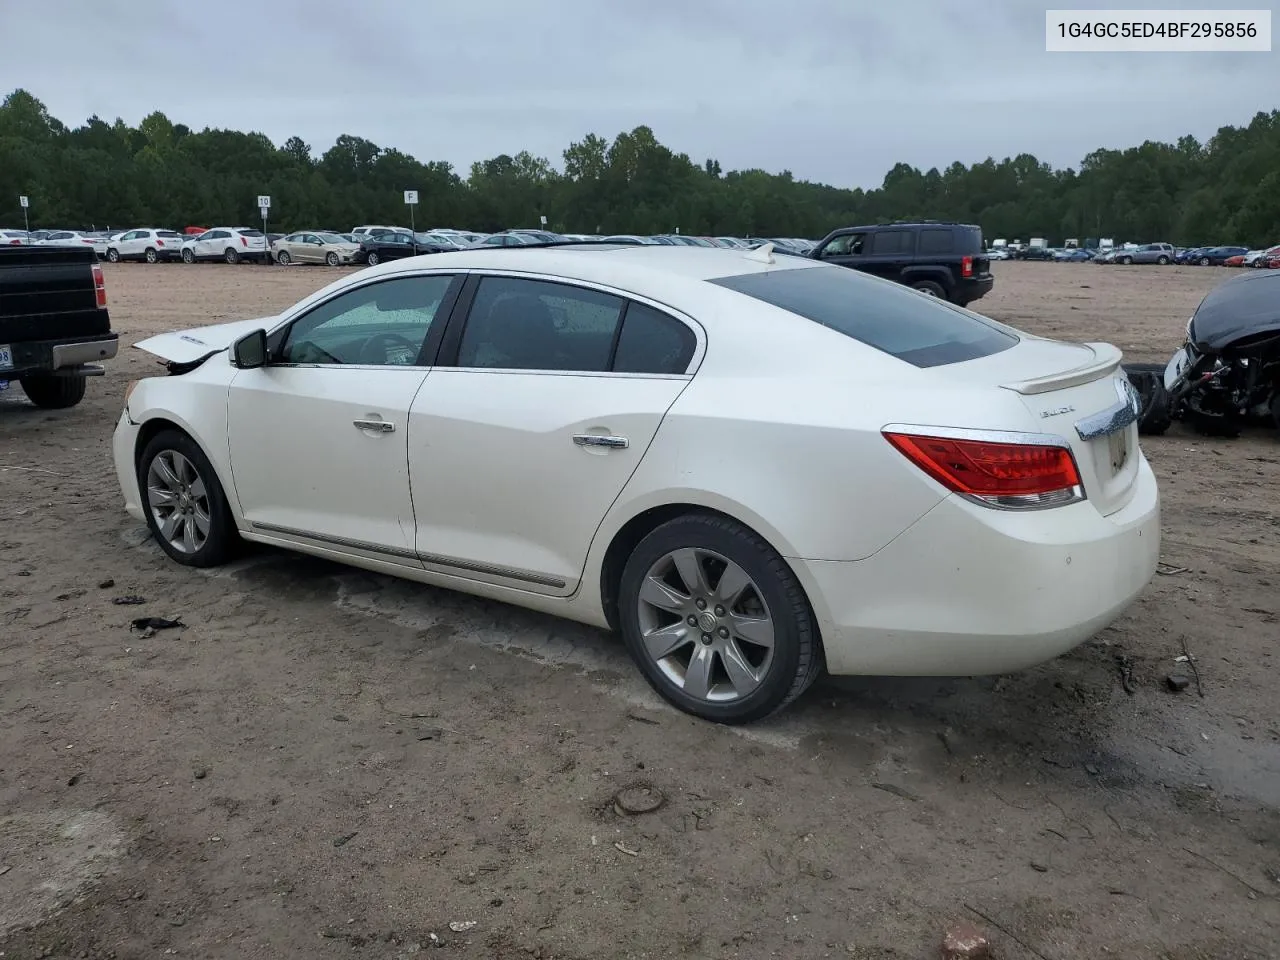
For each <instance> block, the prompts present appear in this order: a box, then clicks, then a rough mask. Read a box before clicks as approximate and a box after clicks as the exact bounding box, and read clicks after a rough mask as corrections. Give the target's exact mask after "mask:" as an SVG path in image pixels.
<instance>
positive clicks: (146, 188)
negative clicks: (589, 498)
mask: <svg viewBox="0 0 1280 960" xmlns="http://www.w3.org/2000/svg"><path fill="white" fill-rule="evenodd" d="M404 190H417V191H418V197H419V204H418V206H417V208H416V211H415V218H416V223H417V225H418V226H419V228H420V229H421V228H430V227H434V226H452V227H465V228H470V229H476V230H485V231H492V230H500V229H504V228H508V227H531V226H537V225H538V224H539V218H540V217H542V216H545V217H546V218H547V221H548V225H549V226H550V228H551V229H554V230H559V231H563V232H568V233H597V232H603V233H622V232H625V233H643V234H648V233H668V232H672V231H674V230H676V229H677V228H678V229H679V230H680V231H681V232H683V233H689V234H695V235H717V236H718V235H730V236H785V237H814V238H816V237H821V236H823V235H824V234H826V233H827V232H828V231H829V230H831V229H834V228H835V227H838V226H851V225H855V224H861V223H883V222H888V221H891V220H905V219H917V218H926V219H938V220H959V221H963V222H968V223H977V224H979V225H981V227H982V229H983V232H984V234H985V235H986V236H987V237H988V238H994V237H1005V238H1008V239H1013V238H1022V239H1024V240H1025V239H1027V238H1029V237H1032V236H1037V237H1046V238H1048V239H1049V240H1050V242H1051V243H1055V242H1059V241H1061V240H1062V239H1064V238H1066V237H1079V238H1085V237H1114V238H1116V239H1117V240H1133V241H1139V242H1149V241H1168V242H1172V243H1177V244H1196V245H1198V244H1210V243H1224V244H1225V243H1239V244H1244V245H1247V246H1260V245H1263V244H1271V243H1276V242H1280V110H1273V111H1272V112H1271V113H1261V112H1260V113H1258V114H1257V115H1256V116H1255V117H1254V118H1253V120H1252V121H1251V122H1250V123H1249V125H1248V126H1245V127H1230V126H1226V127H1222V128H1221V129H1219V130H1218V132H1217V133H1216V134H1214V135H1213V136H1212V137H1211V138H1209V140H1208V141H1207V142H1205V143H1201V142H1199V141H1198V140H1197V139H1196V138H1195V137H1192V136H1184V137H1181V138H1180V139H1179V140H1178V141H1177V142H1176V143H1157V142H1153V141H1147V142H1145V143H1143V144H1142V145H1141V146H1136V147H1131V148H1129V149H1126V150H1101V149H1100V150H1095V151H1093V152H1092V153H1090V154H1089V155H1088V156H1086V157H1085V158H1084V159H1083V160H1082V161H1081V163H1080V165H1079V168H1078V169H1076V168H1067V169H1061V170H1059V169H1054V168H1053V167H1052V166H1051V165H1049V164H1047V163H1041V162H1040V161H1039V160H1037V159H1036V158H1035V157H1033V156H1031V155H1030V154H1019V155H1018V156H1016V157H1012V158H1005V159H1003V160H999V161H997V160H995V159H992V158H988V159H986V160H983V161H982V162H980V163H975V164H973V165H971V166H965V165H964V164H962V163H958V162H957V163H952V164H951V165H950V166H948V167H947V168H946V169H945V170H939V169H937V168H936V167H935V168H933V169H931V170H928V171H925V172H922V171H920V170H918V169H916V168H915V167H912V166H910V165H908V164H905V163H899V164H897V165H895V166H894V167H893V169H891V170H890V171H889V172H888V173H887V174H886V175H885V177H884V182H883V183H882V184H881V185H880V186H879V187H877V188H874V189H871V190H862V189H844V188H839V187H833V186H829V185H826V184H821V183H811V182H809V181H806V180H797V179H796V178H795V177H794V176H793V175H792V174H791V172H790V171H788V170H784V171H782V172H781V173H770V172H768V171H765V170H756V169H751V170H732V171H727V172H726V171H724V170H722V169H721V166H720V163H719V162H718V161H717V160H715V159H706V160H705V161H704V162H702V163H701V164H699V163H697V162H695V161H694V160H693V159H691V158H690V157H689V155H688V154H685V153H677V152H674V151H672V150H671V149H669V148H668V147H665V146H663V145H662V144H661V143H659V142H658V140H657V139H656V138H655V136H654V134H653V131H652V130H650V129H649V128H648V127H644V126H641V127H637V128H635V129H634V130H631V131H630V132H625V133H619V134H618V135H617V136H616V137H614V138H613V140H608V139H606V138H604V137H601V136H598V135H596V134H588V135H587V136H585V137H584V138H583V139H582V140H580V141H578V142H576V143H572V144H570V145H569V147H568V148H567V149H566V150H565V151H564V154H563V156H562V158H561V163H560V166H559V167H558V168H557V166H556V165H554V164H553V163H552V162H551V161H550V160H549V159H547V158H545V157H535V156H533V155H531V154H529V153H528V152H525V151H522V152H520V153H517V154H516V155H514V156H508V155H506V154H503V155H500V156H497V157H494V158H492V159H490V160H483V161H480V162H477V163H473V164H472V165H471V169H470V170H469V171H467V173H466V175H465V176H463V175H462V174H460V173H459V172H458V171H457V170H455V169H453V167H452V166H451V165H450V164H448V163H444V162H441V161H426V162H423V161H421V160H418V159H415V158H414V157H411V156H409V155H408V154H406V153H403V152H402V151H400V150H398V149H396V148H395V147H380V146H378V145H377V144H374V143H372V142H370V141H368V140H365V139H363V138H361V137H356V136H350V135H346V134H344V135H342V136H340V137H338V138H337V141H336V142H335V143H334V145H333V146H331V147H329V148H328V149H327V150H325V151H324V152H323V153H320V154H317V153H316V152H315V151H314V150H313V149H312V147H311V145H310V144H307V143H305V142H303V141H302V140H301V139H300V138H299V137H290V138H289V139H288V140H286V141H285V142H284V143H283V144H282V145H279V146H277V145H276V144H275V143H273V142H272V141H271V139H270V138H269V137H267V136H265V135H264V134H261V133H242V132H239V131H235V130H219V129H209V128H206V129H204V130H200V131H194V130H192V129H191V128H190V127H188V126H186V125H185V124H182V123H174V122H172V121H171V120H170V119H169V118H168V117H166V116H165V115H164V114H163V113H160V112H155V113H152V114H150V115H149V116H147V117H146V118H144V119H143V120H142V121H141V122H140V123H139V124H138V126H136V127H131V126H129V125H128V124H127V123H125V122H124V121H123V120H120V119H116V120H115V121H114V122H112V123H108V122H106V121H105V120H102V119H101V118H99V117H97V116H93V117H90V118H89V119H88V120H87V121H85V122H84V123H83V124H81V125H80V126H78V127H68V126H66V125H65V124H64V123H62V122H61V121H59V120H58V119H56V118H54V117H52V116H50V115H49V112H48V110H47V108H46V107H45V105H44V104H43V103H41V102H40V101H39V100H38V99H37V98H36V97H34V96H33V95H32V94H31V93H29V92H27V91H25V90H21V89H19V90H15V91H14V92H13V93H11V94H9V95H8V96H6V97H5V99H4V101H3V104H2V105H0V221H9V222H7V223H3V225H4V226H13V225H18V226H20V225H21V223H22V211H21V209H19V207H18V197H19V195H24V196H27V197H29V198H30V204H31V206H30V210H29V211H28V212H29V214H30V216H31V223H32V228H33V229H34V228H35V227H37V226H40V225H45V226H59V227H67V228H81V229H84V228H89V227H97V228H104V227H108V226H110V227H122V228H124V227H132V226H140V225H151V226H166V227H177V228H179V229H181V227H183V226H185V225H188V224H197V225H211V224H219V223H222V224H231V223H255V222H257V221H258V219H259V218H258V210H257V206H256V198H257V196H258V195H259V194H269V195H270V196H271V197H272V209H271V218H272V222H273V223H275V224H278V225H279V226H280V227H282V228H288V229H297V228H301V227H320V228H335V229H349V228H350V227H351V226H353V225H355V224H359V223H402V222H404V221H406V220H407V219H408V216H407V211H406V208H405V207H404V205H403V191H404Z"/></svg>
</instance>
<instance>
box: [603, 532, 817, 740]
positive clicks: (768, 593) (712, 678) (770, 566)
mask: <svg viewBox="0 0 1280 960" xmlns="http://www.w3.org/2000/svg"><path fill="white" fill-rule="evenodd" d="M618 609H619V613H620V620H621V626H622V635H623V639H624V641H625V642H626V645H627V649H628V651H629V652H630V654H631V656H632V658H633V659H634V660H635V661H636V664H637V665H638V666H639V667H640V670H641V672H642V673H643V674H644V675H645V679H647V680H648V681H649V683H650V684H651V685H652V686H653V688H654V689H655V690H656V691H657V692H658V693H659V694H660V695H661V696H662V697H664V698H665V699H666V700H667V701H669V702H670V703H671V704H673V705H674V706H676V707H677V708H679V709H680V710H683V711H685V712H686V713H691V714H693V715H695V716H698V717H702V718H703V719H706V720H711V721H714V722H717V723H731V724H737V723H750V722H752V721H754V720H759V719H761V718H763V717H767V716H769V715H770V714H772V713H775V712H777V711H778V710H780V709H782V708H783V707H785V706H786V705H787V704H789V703H791V701H793V700H795V699H796V698H797V697H798V696H800V695H801V694H802V693H804V691H805V690H807V689H808V688H809V686H810V685H811V684H812V683H813V681H814V680H815V679H816V678H817V676H818V674H819V672H820V670H821V667H822V654H821V644H820V641H819V638H818V629H817V624H816V623H815V621H814V616H813V612H812V610H810V608H809V602H808V600H807V599H806V597H805V595H804V591H803V589H802V588H801V586H800V583H799V581H798V580H797V579H796V577H795V574H794V573H793V572H792V571H791V568H790V567H788V566H787V562H786V561H785V560H784V559H783V558H782V557H781V556H780V555H779V554H778V552H777V551H776V550H774V549H773V548H772V547H771V546H769V544H767V543H766V542H765V541H764V540H763V539H761V537H760V536H759V535H757V534H756V533H754V532H752V531H751V530H749V529H747V528H746V527H744V526H742V525H741V524H739V523H737V522H735V521H733V520H730V519H729V518H727V517H720V516H715V515H711V514H690V515H686V516H683V517H677V518H676V519H674V520H670V521H668V522H667V523H664V524H663V525H662V526H660V527H658V528H657V529H656V530H654V531H653V532H652V533H650V534H649V535H648V536H646V537H645V538H644V539H643V540H641V541H640V543H639V544H638V545H637V546H636V548H635V550H634V551H633V552H632V554H631V556H630V557H629V558H628V560H627V563H626V566H625V567H624V569H623V572H622V580H621V584H620V589H619V603H618Z"/></svg>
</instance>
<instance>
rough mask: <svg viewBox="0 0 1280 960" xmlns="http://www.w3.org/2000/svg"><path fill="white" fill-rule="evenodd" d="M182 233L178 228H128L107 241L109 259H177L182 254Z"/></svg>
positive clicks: (160, 260) (115, 261) (157, 260)
mask: <svg viewBox="0 0 1280 960" xmlns="http://www.w3.org/2000/svg"><path fill="white" fill-rule="evenodd" d="M181 249H182V234H180V233H178V232H177V231H176V230H156V229H152V228H150V227H148V228H144V229H139V230H126V231H125V232H124V233H121V234H119V235H118V236H115V237H112V238H111V239H110V240H108V241H107V251H106V252H107V259H108V260H110V261H111V262H112V263H119V262H120V261H121V260H143V261H145V262H147V263H160V262H162V261H166V260H177V259H178V258H179V257H180V256H181V255H182V254H181Z"/></svg>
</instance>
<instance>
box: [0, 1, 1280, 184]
mask: <svg viewBox="0 0 1280 960" xmlns="http://www.w3.org/2000/svg"><path fill="white" fill-rule="evenodd" d="M1102 6H1104V5H1103V4H1097V3H1073V2H1071V0H1058V2H1056V3H1044V2H1036V0H899V2H892V3H883V2H879V0H475V2H463V0H271V2H268V3H263V4H256V5H250V4H247V3H217V2H215V0H196V2H188V3H141V2H136V3H108V2H105V0H41V2H37V3H23V2H20V0H0V95H3V93H7V92H9V91H10V90H12V89H13V88H15V87H19V86H21V87H26V88H27V89H29V90H30V91H31V92H32V93H34V94H35V95H36V96H37V97H39V98H40V99H41V100H43V101H44V103H45V104H46V105H47V106H48V108H49V110H50V112H51V113H52V114H53V115H54V116H56V117H58V118H59V119H61V120H62V121H64V122H65V123H67V124H69V125H71V126H75V125H77V124H79V123H81V122H83V121H84V119H85V118H87V117H88V116H90V115H91V114H95V113H96V114H98V115H99V116H101V117H102V118H103V119H105V120H107V121H111V120H114V119H115V118H116V117H123V118H124V119H125V120H126V121H127V122H129V123H130V124H136V123H137V122H138V121H139V120H140V119H141V118H142V117H144V116H145V115H146V114H147V113H149V112H151V111H152V110H157V109H158V110H161V111H163V112H164V113H165V114H166V115H168V117H169V118H170V119H171V120H173V121H174V122H181V123H186V124H187V125H188V126H190V127H192V128H194V129H200V128H202V127H205V126H213V127H225V128H232V129H239V130H257V131H261V132H263V133H266V134H267V135H268V136H270V137H271V138H272V139H273V140H275V141H276V142H277V143H281V142H283V141H284V140H285V138H287V137H289V136H290V135H293V134H297V135H298V136H301V137H302V138H303V139H304V140H306V141H307V143H309V144H311V146H312V148H313V151H314V152H315V153H316V154H317V155H318V154H319V153H322V152H323V151H324V150H325V149H327V148H328V147H329V146H331V145H332V144H333V141H334V139H335V138H336V137H337V136H338V135H339V134H342V133H350V134H355V135H358V136H362V137H365V138H367V139H369V140H372V141H374V142H375V143H377V144H378V145H379V146H384V147H385V146H394V147H397V148H399V149H401V150H404V151H406V152H408V153H411V154H413V155H414V156H416V157H418V158H419V159H422V160H447V161H449V162H450V163H452V164H454V166H455V167H456V168H458V170H459V171H460V172H461V173H462V174H463V175H464V176H465V174H466V172H467V170H468V169H469V166H470V164H471V162H472V161H475V160H481V159H485V158H488V157H492V156H495V155H497V154H499V153H512V154H514V153H516V152H518V151H520V150H526V149H527V150H529V151H531V152H533V153H535V154H539V155H542V156H546V157H548V158H550V159H551V160H552V161H553V162H554V163H555V164H556V165H557V166H559V165H560V162H561V158H560V154H561V151H563V149H564V148H565V147H566V146H567V145H568V144H569V143H570V142H571V141H574V140H578V139H581V138H582V137H583V136H584V135H585V134H587V133H591V132H595V133H599V134H601V135H603V136H606V137H612V136H614V135H615V134H616V133H618V132H619V131H622V130H630V129H631V128H632V127H635V126H637V125H639V124H648V125H649V126H650V127H652V128H653V130H654V132H655V134H656V135H657V137H658V139H659V140H660V141H661V142H662V143H664V144H666V145H667V146H669V147H671V148H672V149H674V150H677V151H684V152H686V153H688V154H689V155H690V156H691V157H692V158H693V159H694V160H695V161H696V162H701V161H702V160H703V159H705V158H706V157H715V158H717V159H718V160H719V161H720V163H721V165H722V167H723V168H724V169H726V170H729V169H735V168H744V167H763V168H765V169H767V170H772V171H778V170H782V169H789V170H791V171H792V172H793V173H794V174H795V175H796V176H797V177H800V178H804V179H809V180H818V181H823V182H827V183H833V184H837V185H840V186H864V187H868V186H876V185H878V184H879V183H880V181H881V180H882V178H883V176H884V174H885V172H886V171H887V170H888V169H889V168H890V167H891V166H893V164H894V163H896V162H898V161H906V162H908V163H911V164H913V165H915V166H918V167H920V168H921V169H928V168H929V167H931V166H937V167H939V168H944V167H945V166H946V165H947V164H948V163H950V162H951V161H953V160H960V161H962V162H965V163H972V162H975V161H978V160H982V159H984V158H985V157H987V156H994V157H996V158H997V159H999V158H1002V157H1004V156H1008V155H1014V154H1017V153H1020V152H1029V153H1033V154H1035V155H1036V156H1037V157H1039V158H1040V159H1041V160H1047V161H1049V162H1051V163H1053V164H1054V165H1055V166H1067V165H1070V166H1075V165H1077V164H1078V163H1079V161H1080V159H1081V158H1082V157H1083V156H1084V155H1085V154H1086V153H1088V152H1089V151H1090V150H1093V149H1095V148H1096V147H1099V146H1106V147H1126V146H1132V145H1135V144H1138V143H1141V142H1142V141H1143V140H1145V139H1158V140H1174V139H1176V138H1177V137H1178V136H1180V135H1182V134H1184V133H1192V134H1194V135H1196V136H1197V137H1200V138H1201V139H1205V138H1207V137H1209V136H1210V135H1212V134H1213V133H1214V131H1216V130H1217V129H1218V128H1219V127H1220V126H1223V125H1226V124H1232V125H1238V124H1242V123H1247V122H1248V121H1249V119H1250V118H1251V117H1252V116H1253V114H1254V113H1256V112H1257V111H1259V110H1271V109H1274V108H1276V107H1277V106H1278V105H1280V94H1278V93H1277V89H1278V88H1277V85H1276V80H1277V78H1280V54H1278V53H1275V52H1272V53H1246V54H1203V53H1202V54H1172V55H1153V54H1049V53H1046V52H1045V51H1044V29H1045V28H1044V23H1045V18H1044V11H1045V9H1046V8H1049V7H1054V8H1064V7H1070V8H1085V7H1102ZM1110 6H1111V7H1113V8H1114V7H1117V6H1126V7H1130V8H1137V7H1159V8H1170V7H1183V8H1197V7H1198V8H1215V9H1219V8H1221V9H1228V8H1231V7H1249V8H1253V9H1272V10H1273V19H1274V20H1276V21H1280V17H1276V16H1275V15H1274V11H1275V9H1276V7H1277V0H1263V2H1259V0H1249V2H1243V3H1239V4H1214V3H1212V2H1209V0H1202V2H1200V3H1179V2H1177V0H1163V2H1161V3H1155V4H1151V3H1143V2H1142V0H1130V2H1128V3H1112V4H1110Z"/></svg>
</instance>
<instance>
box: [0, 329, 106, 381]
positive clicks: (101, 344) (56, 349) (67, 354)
mask: <svg viewBox="0 0 1280 960" xmlns="http://www.w3.org/2000/svg"><path fill="white" fill-rule="evenodd" d="M10 346H11V347H12V348H13V366H12V367H9V368H4V369H0V379H5V380H16V379H18V378H19V377H22V376H26V375H27V374H32V373H56V372H59V371H65V372H67V373H72V372H74V371H75V370H76V368H78V367H83V366H84V365H85V364H90V363H97V362H98V361H101V360H110V359H111V358H112V357H114V356H115V355H116V352H117V351H118V350H119V349H120V338H119V337H118V336H117V335H116V334H114V333H106V334H100V335H97V336H92V337H75V338H70V339H63V340H28V341H27V342H25V343H13V344H10ZM93 372H94V373H101V368H98V369H97V370H95V371H93Z"/></svg>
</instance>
